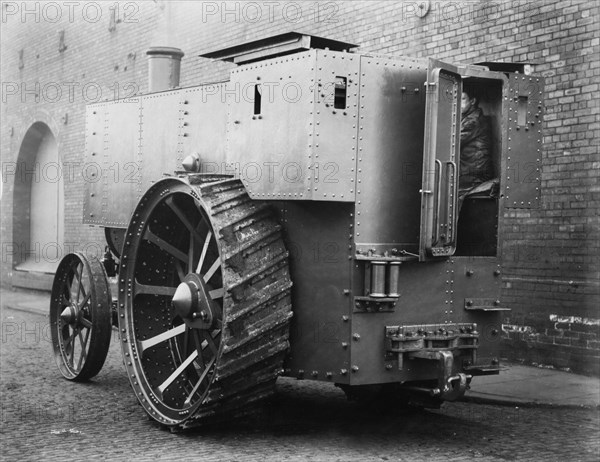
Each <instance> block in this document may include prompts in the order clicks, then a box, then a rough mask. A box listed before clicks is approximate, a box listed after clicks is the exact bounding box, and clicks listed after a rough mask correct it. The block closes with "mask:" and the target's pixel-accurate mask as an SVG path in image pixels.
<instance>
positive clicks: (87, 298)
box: [78, 291, 92, 308]
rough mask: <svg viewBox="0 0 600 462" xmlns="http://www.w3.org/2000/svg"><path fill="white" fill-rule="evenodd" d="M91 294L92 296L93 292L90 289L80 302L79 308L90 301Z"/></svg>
mask: <svg viewBox="0 0 600 462" xmlns="http://www.w3.org/2000/svg"><path fill="white" fill-rule="evenodd" d="M91 296H92V292H91V291H90V293H89V294H87V295H86V296H85V298H84V299H83V301H82V302H81V303H79V304H78V306H79V308H83V307H84V306H85V305H86V304H87V303H88V302H89V301H90V297H91Z"/></svg>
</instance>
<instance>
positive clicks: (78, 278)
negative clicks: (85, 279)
mask: <svg viewBox="0 0 600 462" xmlns="http://www.w3.org/2000/svg"><path fill="white" fill-rule="evenodd" d="M79 266H80V265H79V264H78V265H77V268H75V278H76V279H77V293H76V294H75V302H76V303H79V294H80V293H81V287H82V285H83V284H82V281H81V274H83V262H82V263H81V274H80V273H79V272H78V271H79Z"/></svg>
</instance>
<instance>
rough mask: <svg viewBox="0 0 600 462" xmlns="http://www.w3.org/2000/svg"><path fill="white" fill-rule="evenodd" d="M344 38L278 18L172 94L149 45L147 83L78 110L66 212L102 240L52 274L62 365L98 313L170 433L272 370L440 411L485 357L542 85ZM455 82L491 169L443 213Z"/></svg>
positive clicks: (455, 141) (169, 68)
mask: <svg viewBox="0 0 600 462" xmlns="http://www.w3.org/2000/svg"><path fill="white" fill-rule="evenodd" d="M354 47H355V46H354V45H351V44H348V43H343V42H339V41H333V40H327V39H323V38H319V37H314V36H308V35H303V34H298V33H287V34H283V35H279V36H276V37H271V38H268V39H265V40H261V41H257V42H252V43H247V44H245V45H242V46H236V47H231V48H228V49H224V50H219V51H216V52H213V53H208V54H206V55H203V56H204V57H207V58H212V59H221V60H226V61H230V62H233V63H235V64H237V65H238V66H237V67H235V68H234V69H233V70H232V71H231V75H230V79H229V80H228V81H225V82H218V83H208V84H201V85H198V86H194V87H189V88H176V87H177V86H178V75H179V61H180V60H181V57H182V56H183V53H182V52H181V51H179V50H177V49H173V48H156V49H152V50H151V51H150V52H149V53H148V54H149V57H150V86H151V92H150V93H149V94H146V95H143V96H135V97H131V98H126V99H123V100H118V101H112V102H103V103H97V104H92V105H90V106H88V108H87V119H86V145H85V156H86V162H87V164H86V165H91V166H95V167H96V170H97V174H92V175H91V176H90V178H88V180H89V181H87V183H86V190H85V198H84V217H83V222H84V223H86V224H90V225H95V226H101V227H103V228H104V230H105V235H106V240H107V246H108V248H107V253H106V255H105V257H104V259H103V261H102V262H101V261H100V260H99V259H97V258H91V257H89V256H86V255H84V254H82V253H74V254H70V255H67V256H66V257H65V258H64V259H63V261H62V262H61V264H60V266H59V268H58V271H57V273H56V277H55V281H54V286H53V291H52V298H51V306H50V318H51V325H52V340H53V347H54V352H55V356H56V360H57V363H58V366H59V369H60V371H61V373H62V374H63V375H64V376H65V377H66V378H67V379H69V380H75V381H83V380H87V379H89V378H91V377H93V376H94V375H96V374H97V373H98V372H99V371H100V369H101V368H102V365H103V363H104V360H105V357H106V354H107V351H108V346H109V343H110V337H111V331H112V327H113V326H114V327H115V328H116V329H118V338H119V342H120V343H121V346H122V353H123V359H124V364H125V369H126V371H127V376H128V378H129V380H130V382H131V386H132V388H133V391H134V393H135V395H136V397H137V398H138V400H139V402H140V404H141V405H142V406H143V408H144V409H145V410H146V412H147V413H148V415H149V416H151V417H152V418H153V419H155V420H156V421H158V422H159V423H161V424H163V425H165V426H167V427H170V428H172V429H178V428H187V427H192V426H196V425H200V424H203V423H205V422H212V421H214V420H215V419H228V418H233V417H235V416H238V415H240V414H244V413H246V412H249V411H250V410H251V409H252V408H253V407H254V405H255V404H257V403H260V401H261V400H262V399H263V398H265V397H267V396H269V395H270V394H271V393H272V392H273V390H274V386H275V380H276V378H277V377H278V376H280V375H285V376H290V377H296V378H298V379H311V380H319V381H324V382H331V383H333V384H336V385H337V386H339V387H341V388H342V389H343V390H344V391H345V392H346V393H347V394H348V396H349V397H352V398H357V399H362V398H364V397H370V398H372V397H377V398H381V399H383V400H385V401H386V402H390V403H391V402H394V403H402V404H407V403H410V402H413V403H418V404H421V405H426V406H439V404H440V403H441V402H443V401H444V400H453V399H457V398H459V397H460V396H462V394H463V393H464V392H465V390H466V389H467V388H468V386H469V383H470V381H471V379H472V377H473V376H477V375H483V374H497V373H498V372H499V369H500V366H499V361H498V352H499V343H500V332H501V323H502V312H503V311H506V310H507V308H506V307H505V305H504V304H503V302H502V300H501V299H500V286H501V274H502V254H503V252H506V249H505V248H504V246H503V245H502V242H503V240H502V236H501V234H500V233H499V230H501V229H503V226H502V221H503V219H504V217H506V216H508V215H509V214H511V213H513V212H514V210H513V209H520V208H532V207H536V206H538V205H539V161H540V149H541V120H542V103H541V98H542V81H541V79H540V78H537V77H533V76H530V75H526V74H525V73H523V70H524V69H523V66H522V65H512V64H506V63H504V64H498V63H486V64H485V65H465V66H455V65H450V64H447V63H443V62H441V61H438V60H434V59H427V60H417V59H412V58H404V57H393V56H382V55H373V54H368V53H355V52H352V50H351V49H352V48H354ZM463 87H464V88H465V89H467V88H468V89H469V90H470V92H471V93H473V92H474V93H475V94H476V95H477V97H478V100H479V105H480V107H481V108H482V110H483V111H484V113H485V114H486V117H487V118H488V119H489V122H490V126H491V129H492V138H493V140H494V141H493V144H494V149H493V153H492V155H493V159H494V164H495V170H496V172H495V173H496V178H495V179H494V180H492V181H490V182H488V183H489V184H484V185H480V187H478V188H476V189H475V190H474V191H471V192H470V194H469V195H467V197H466V198H465V200H464V201H463V202H462V206H461V207H460V210H459V206H458V190H457V185H458V178H459V175H460V171H459V169H460V162H459V158H460V95H461V91H462V89H463ZM173 88H174V89H173ZM92 170H93V169H92ZM102 263H104V264H102Z"/></svg>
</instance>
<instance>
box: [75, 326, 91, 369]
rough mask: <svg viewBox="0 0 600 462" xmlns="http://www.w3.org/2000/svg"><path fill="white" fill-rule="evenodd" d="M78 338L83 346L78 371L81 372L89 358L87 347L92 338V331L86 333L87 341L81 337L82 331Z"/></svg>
mask: <svg viewBox="0 0 600 462" xmlns="http://www.w3.org/2000/svg"><path fill="white" fill-rule="evenodd" d="M77 336H78V337H79V343H80V344H81V355H80V356H79V363H78V364H77V370H81V364H82V363H83V362H84V361H85V360H86V358H87V352H86V346H87V342H88V338H89V337H90V330H89V329H88V331H87V332H86V333H85V340H84V339H83V338H82V336H81V330H80V331H79V333H78V334H77Z"/></svg>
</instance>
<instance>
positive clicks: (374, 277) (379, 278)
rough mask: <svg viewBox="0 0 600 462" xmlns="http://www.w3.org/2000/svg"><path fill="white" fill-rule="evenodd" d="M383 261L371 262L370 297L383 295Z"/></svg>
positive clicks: (384, 265) (384, 264)
mask: <svg viewBox="0 0 600 462" xmlns="http://www.w3.org/2000/svg"><path fill="white" fill-rule="evenodd" d="M386 266H387V265H386V263H385V262H384V261H374V262H371V297H385V267H386Z"/></svg>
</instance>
